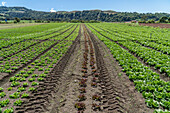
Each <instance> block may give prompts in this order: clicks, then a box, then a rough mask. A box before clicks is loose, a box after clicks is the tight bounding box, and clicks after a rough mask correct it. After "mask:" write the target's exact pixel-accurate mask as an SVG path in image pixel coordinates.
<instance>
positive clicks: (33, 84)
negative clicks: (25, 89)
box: [31, 82, 39, 86]
mask: <svg viewBox="0 0 170 113" xmlns="http://www.w3.org/2000/svg"><path fill="white" fill-rule="evenodd" d="M31 85H32V86H37V85H39V83H37V82H32V84H31Z"/></svg>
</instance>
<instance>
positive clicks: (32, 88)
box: [28, 87, 36, 91]
mask: <svg viewBox="0 0 170 113" xmlns="http://www.w3.org/2000/svg"><path fill="white" fill-rule="evenodd" d="M35 90H36V89H35V88H34V87H30V88H29V89H28V91H35Z"/></svg>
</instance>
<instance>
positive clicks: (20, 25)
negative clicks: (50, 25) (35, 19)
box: [0, 23, 42, 29]
mask: <svg viewBox="0 0 170 113" xmlns="http://www.w3.org/2000/svg"><path fill="white" fill-rule="evenodd" d="M40 24H42V23H21V24H0V29H10V28H17V27H26V26H33V25H40Z"/></svg>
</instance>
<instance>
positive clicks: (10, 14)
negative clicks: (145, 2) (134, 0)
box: [0, 6, 170, 22]
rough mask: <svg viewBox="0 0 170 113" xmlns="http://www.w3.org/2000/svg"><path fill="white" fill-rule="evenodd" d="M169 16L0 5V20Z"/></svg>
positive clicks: (117, 18) (108, 18)
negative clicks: (54, 10) (32, 8)
mask: <svg viewBox="0 0 170 113" xmlns="http://www.w3.org/2000/svg"><path fill="white" fill-rule="evenodd" d="M163 16H166V17H170V14H168V13H137V12H116V11H112V10H108V11H102V10H83V11H71V12H67V11H58V12H56V13H51V12H43V11H34V10H31V9H27V8H25V7H4V6H0V20H4V19H5V18H7V19H9V20H11V19H13V18H15V17H18V18H20V19H23V20H37V19H40V20H51V21H71V20H82V21H90V20H97V21H105V22H122V21H131V20H139V19H141V20H149V19H153V20H159V19H160V18H161V17H163Z"/></svg>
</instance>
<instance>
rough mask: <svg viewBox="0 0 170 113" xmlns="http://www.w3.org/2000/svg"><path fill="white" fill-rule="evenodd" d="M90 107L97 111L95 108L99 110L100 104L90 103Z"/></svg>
mask: <svg viewBox="0 0 170 113" xmlns="http://www.w3.org/2000/svg"><path fill="white" fill-rule="evenodd" d="M92 109H93V110H94V111H97V110H99V111H100V110H101V107H100V105H98V104H92Z"/></svg>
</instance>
